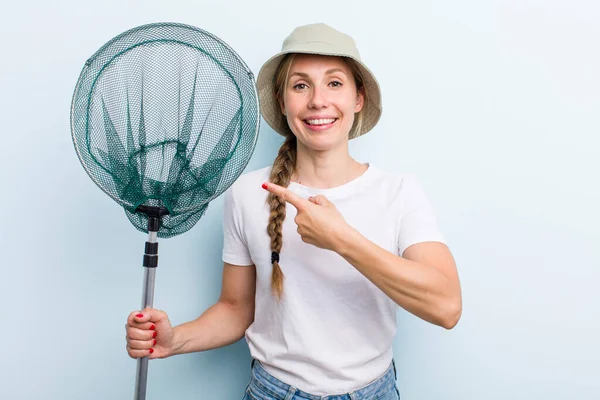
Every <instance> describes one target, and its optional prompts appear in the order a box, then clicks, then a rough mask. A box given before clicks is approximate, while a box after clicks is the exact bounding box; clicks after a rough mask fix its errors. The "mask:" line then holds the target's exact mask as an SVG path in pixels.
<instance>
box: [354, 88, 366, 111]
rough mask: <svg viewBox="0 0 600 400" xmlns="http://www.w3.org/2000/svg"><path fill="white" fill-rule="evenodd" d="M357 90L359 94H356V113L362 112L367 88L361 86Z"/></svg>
mask: <svg viewBox="0 0 600 400" xmlns="http://www.w3.org/2000/svg"><path fill="white" fill-rule="evenodd" d="M357 92H358V93H357V94H358V95H357V96H356V106H355V107H354V112H355V113H358V112H360V111H361V110H362V109H363V106H364V105H365V88H364V87H361V88H360V89H358V90H357Z"/></svg>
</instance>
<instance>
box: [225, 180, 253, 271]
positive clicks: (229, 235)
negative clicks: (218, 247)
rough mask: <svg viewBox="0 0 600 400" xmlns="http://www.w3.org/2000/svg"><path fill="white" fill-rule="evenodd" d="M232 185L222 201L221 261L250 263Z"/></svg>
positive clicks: (239, 211)
mask: <svg viewBox="0 0 600 400" xmlns="http://www.w3.org/2000/svg"><path fill="white" fill-rule="evenodd" d="M234 187H235V186H232V187H230V188H229V189H227V190H226V191H225V194H224V202H223V261H224V262H226V263H228V264H233V265H252V264H253V262H252V258H251V257H250V252H249V251H248V245H247V242H246V238H245V236H244V230H243V218H242V215H241V210H240V207H239V204H238V203H237V202H236V198H235V195H234Z"/></svg>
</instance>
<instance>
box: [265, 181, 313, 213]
mask: <svg viewBox="0 0 600 400" xmlns="http://www.w3.org/2000/svg"><path fill="white" fill-rule="evenodd" d="M262 187H263V189H265V190H267V191H269V192H271V193H273V194H274V195H277V196H279V197H280V198H281V199H283V200H284V201H286V202H288V203H290V204H291V205H293V206H294V207H296V209H297V210H300V209H302V208H304V206H305V204H306V202H307V200H305V199H303V198H302V197H300V196H298V195H297V194H296V193H294V192H292V191H291V190H289V189H288V188H284V187H282V186H279V185H276V184H274V183H271V182H268V183H263V185H262Z"/></svg>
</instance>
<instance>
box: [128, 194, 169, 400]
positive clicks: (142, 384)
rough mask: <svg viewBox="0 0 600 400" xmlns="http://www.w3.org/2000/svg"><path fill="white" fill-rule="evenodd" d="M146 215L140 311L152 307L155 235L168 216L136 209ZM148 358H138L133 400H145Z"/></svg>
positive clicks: (157, 210)
mask: <svg viewBox="0 0 600 400" xmlns="http://www.w3.org/2000/svg"><path fill="white" fill-rule="evenodd" d="M136 211H137V212H142V213H144V214H146V215H148V241H147V242H146V248H145V251H144V262H143V266H144V282H143V292H142V308H141V309H142V310H144V309H145V308H147V307H153V304H154V286H155V279H156V267H158V240H157V233H158V230H159V229H160V225H161V219H162V216H163V215H166V214H168V213H169V212H168V211H167V209H166V208H164V207H152V206H140V207H138V208H137V209H136ZM148 361H149V359H148V357H142V358H138V360H137V372H136V380H135V397H134V399H135V400H146V389H147V386H148Z"/></svg>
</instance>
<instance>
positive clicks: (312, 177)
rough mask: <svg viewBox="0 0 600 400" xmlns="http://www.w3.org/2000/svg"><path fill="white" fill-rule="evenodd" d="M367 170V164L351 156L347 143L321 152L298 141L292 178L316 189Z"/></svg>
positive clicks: (331, 185)
mask: <svg viewBox="0 0 600 400" xmlns="http://www.w3.org/2000/svg"><path fill="white" fill-rule="evenodd" d="M366 170H367V166H366V165H363V164H361V163H359V162H358V161H356V160H354V159H353V158H352V157H351V156H350V154H349V152H348V146H347V145H346V146H340V148H337V149H332V150H328V151H320V152H319V151H314V150H312V149H310V148H307V147H305V146H303V145H302V144H301V143H300V142H298V148H297V155H296V168H295V171H294V173H293V174H292V177H291V180H292V181H294V182H297V183H299V184H301V185H304V186H308V187H312V188H315V189H330V188H333V187H337V186H341V185H343V184H345V183H348V182H350V181H352V180H354V179H356V178H358V177H359V176H360V175H362V174H363V173H364V172H365V171H366Z"/></svg>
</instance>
